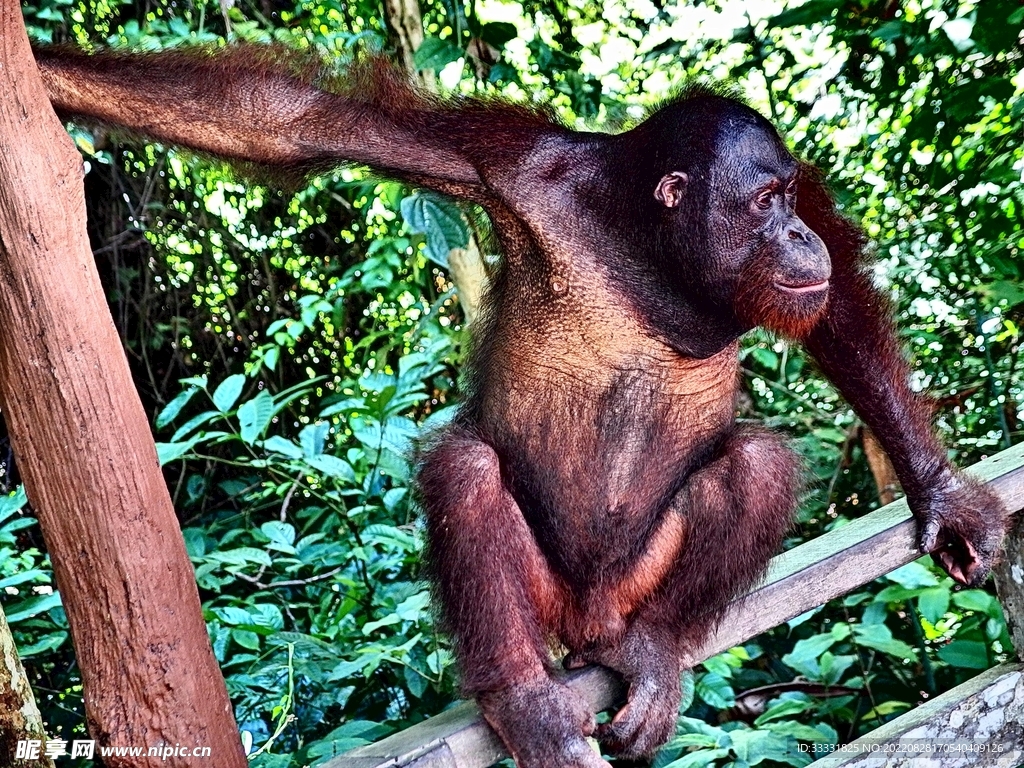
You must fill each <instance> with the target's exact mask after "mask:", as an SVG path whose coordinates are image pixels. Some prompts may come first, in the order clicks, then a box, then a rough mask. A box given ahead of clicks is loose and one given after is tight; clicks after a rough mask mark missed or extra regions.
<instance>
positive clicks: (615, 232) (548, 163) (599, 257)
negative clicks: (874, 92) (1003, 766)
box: [39, 49, 1006, 768]
mask: <svg viewBox="0 0 1024 768" xmlns="http://www.w3.org/2000/svg"><path fill="white" fill-rule="evenodd" d="M39 62H40V66H41V70H42V74H43V77H44V81H45V82H46V84H47V87H48V89H49V93H50V95H51V98H52V100H53V102H54V106H55V107H57V108H58V109H59V110H61V111H62V112H65V113H68V114H75V115H84V116H88V117H91V118H94V119H98V120H102V121H106V122H110V123H114V124H117V125H122V126H126V127H127V128H129V129H132V130H135V131H137V132H139V133H141V134H143V135H146V136H149V137H151V138H155V139H158V140H161V141H167V142H173V143H179V144H183V145H185V146H188V147H191V148H192V149H195V150H197V151H202V152H208V153H211V154H215V155H218V156H222V157H226V158H229V159H232V160H236V161H243V162H246V163H253V164H257V165H261V166H267V167H270V168H272V169H276V170H277V171H285V172H289V171H299V172H307V171H310V170H316V169H320V168H324V167H329V166H332V165H335V164H337V163H340V162H345V161H349V162H352V161H354V162H361V163H366V164H368V165H370V166H372V167H374V168H376V169H378V170H379V171H381V172H383V173H385V174H388V175H391V176H393V177H397V178H399V179H403V180H405V181H408V182H410V183H414V184H420V185H423V186H427V187H430V188H432V189H436V190H438V191H441V192H445V193H448V194H452V195H455V196H458V197H462V198H464V199H467V200H471V201H473V202H475V203H478V204H480V205H482V206H483V207H484V208H485V209H486V210H487V212H488V214H489V215H490V217H491V219H492V221H493V223H494V228H495V231H496V233H497V236H498V239H499V241H500V244H501V246H502V249H503V251H504V255H505V263H504V267H503V268H502V269H501V270H500V272H499V273H498V274H497V275H496V276H495V278H494V280H493V283H492V285H491V286H490V290H489V295H488V297H487V300H486V312H485V313H484V316H483V318H482V319H481V320H479V321H477V323H476V327H475V329H474V332H475V339H476V344H475V348H474V351H473V354H472V358H471V360H470V362H469V373H468V376H467V384H468V386H467V388H466V389H467V391H466V402H465V406H464V408H463V409H462V411H461V413H460V415H459V417H458V418H457V420H456V421H455V423H454V424H453V425H452V426H451V427H449V428H448V429H446V430H445V431H443V432H441V433H440V434H436V435H433V436H432V437H431V438H430V439H429V440H428V441H427V443H426V444H425V445H424V448H423V452H422V456H421V470H420V474H419V488H420V496H421V500H422V503H423V506H424V509H425V513H426V523H427V529H428V533H429V544H430V553H429V554H430V564H431V570H432V578H433V580H434V584H435V593H436V597H437V601H438V606H439V608H440V610H441V614H442V618H443V620H444V621H445V623H446V626H447V627H448V629H449V631H450V632H451V633H452V636H453V637H454V639H455V644H456V650H457V653H458V657H459V662H460V667H461V670H462V684H463V688H464V690H465V691H466V692H467V693H468V694H471V695H475V696H477V698H478V700H479V702H480V704H481V707H482V710H483V713H484V715H485V717H487V719H488V721H489V722H490V723H491V724H492V725H493V726H494V727H495V729H496V730H497V732H498V733H499V735H500V736H501V738H502V739H503V740H504V741H505V743H506V744H507V745H508V747H509V749H510V750H511V751H512V753H513V755H514V756H515V758H516V760H517V762H518V764H519V765H520V766H521V768H606V767H607V763H606V762H605V761H604V760H602V759H601V758H600V757H598V756H597V755H596V754H595V753H594V752H593V751H592V750H591V749H590V747H589V746H588V744H587V742H586V740H585V737H586V736H588V735H590V734H592V733H594V732H595V724H594V716H593V713H592V712H590V711H589V709H588V708H587V706H586V704H585V702H583V701H582V700H581V699H580V698H579V697H578V696H576V694H574V693H573V692H572V691H571V690H570V689H568V688H567V687H565V686H563V685H562V684H561V683H559V682H558V681H557V679H555V678H554V677H552V667H553V664H554V661H553V659H552V657H551V653H550V648H551V647H552V644H553V643H554V642H557V643H561V644H562V645H564V646H565V647H566V648H567V649H568V650H569V654H568V656H567V657H566V659H565V664H566V666H576V665H579V664H582V663H586V662H589V661H596V662H600V663H603V664H606V665H607V666H609V667H611V668H612V669H615V670H618V671H619V672H620V673H621V674H622V675H623V677H624V678H625V679H626V681H627V682H628V683H629V686H630V694H629V701H628V703H627V704H626V706H624V707H623V708H622V709H621V710H620V711H619V713H618V714H617V715H616V717H615V718H614V720H613V721H612V722H611V723H610V724H608V725H606V726H604V727H602V728H601V729H600V730H599V731H598V734H599V736H600V737H601V738H602V739H603V740H604V742H605V744H606V745H607V746H608V748H610V749H612V750H614V751H616V752H618V753H620V754H623V755H626V756H630V757H636V756H640V755H644V754H649V753H650V752H652V751H653V750H654V749H656V748H657V747H658V746H659V745H660V744H661V743H662V742H664V740H665V739H666V738H668V736H669V735H670V734H671V730H672V727H673V723H674V720H675V717H676V707H677V704H678V701H679V696H680V690H679V672H680V669H682V668H683V667H684V666H686V665H688V664H691V663H692V661H693V654H694V653H695V652H696V650H697V649H698V648H699V645H700V643H701V642H702V641H703V640H704V639H705V637H706V636H707V634H708V633H709V632H710V631H711V630H712V629H713V628H714V626H715V624H716V622H717V621H718V620H719V619H720V617H721V615H722V611H723V609H724V607H725V605H726V604H727V603H728V601H729V600H730V599H731V598H732V597H734V596H736V595H737V594H738V593H740V592H742V591H743V590H744V589H746V588H748V587H749V586H750V585H751V583H753V582H754V581H755V580H756V579H757V578H759V576H760V575H761V574H762V573H763V571H764V568H765V566H766V564H767V563H768V560H769V558H770V557H771V555H772V553H773V552H774V551H775V549H776V548H777V547H778V545H779V542H780V541H781V538H782V535H783V532H784V531H785V529H786V527H787V525H788V524H789V521H790V519H791V515H792V512H793V508H794V506H795V499H796V493H797V486H798V477H799V470H798V463H797V461H796V459H795V458H794V456H793V455H792V454H791V453H790V452H789V451H788V450H787V448H786V447H785V445H784V443H783V441H782V440H781V439H780V438H779V437H777V436H775V435H773V434H772V433H770V432H768V431H767V430H762V429H753V428H749V427H742V428H741V427H738V426H737V425H736V424H735V419H734V411H735V402H734V401H735V394H736V388H737V365H738V360H737V342H736V340H737V338H738V337H739V336H740V335H741V334H742V333H743V332H744V331H745V330H747V329H749V328H750V327H752V326H753V325H765V326H767V327H769V328H772V329H773V330H776V331H778V332H780V333H783V334H785V335H787V336H789V337H791V338H794V339H798V340H805V341H806V344H807V347H808V349H809V350H810V352H811V353H812V354H813V355H814V356H815V357H816V359H817V360H818V361H819V363H820V364H821V366H822V369H823V371H824V372H825V373H826V374H827V375H828V376H829V377H830V378H831V379H832V380H833V381H835V382H836V384H837V385H838V386H839V388H840V389H841V390H842V391H843V393H844V394H845V395H846V397H847V398H848V399H849V400H850V402H851V403H852V404H853V406H854V407H855V408H856V410H857V411H858V413H860V414H861V416H862V417H863V418H864V419H865V421H866V422H867V423H868V424H869V425H870V426H871V428H872V430H873V431H874V433H875V434H876V435H877V436H878V438H879V440H880V441H881V442H882V444H883V446H884V447H885V448H886V450H887V451H888V452H889V454H890V456H891V457H892V460H893V464H894V466H895V468H896V470H897V472H898V474H899V476H900V480H901V482H902V483H903V485H904V487H905V488H906V490H907V492H908V495H909V499H910V503H911V507H912V509H913V510H914V512H915V514H916V515H917V516H918V518H919V520H920V522H921V546H922V549H923V550H925V551H933V550H934V551H935V553H936V555H937V557H938V559H939V561H940V562H941V563H942V564H943V566H944V567H946V569H947V570H948V571H949V572H950V573H951V574H952V575H953V576H954V577H955V578H957V579H958V580H960V581H961V582H963V583H977V582H978V581H979V580H980V579H981V578H984V575H985V573H986V572H987V570H988V568H989V566H990V565H991V563H992V560H993V558H994V557H995V555H996V551H997V549H998V545H999V541H1000V538H1001V536H1002V533H1003V531H1004V529H1005V524H1006V514H1005V510H1003V508H1002V507H1001V505H1000V504H999V502H998V500H997V499H996V498H995V497H994V496H992V495H991V494H990V493H988V492H987V491H986V490H985V489H984V488H983V487H982V486H980V485H979V484H977V483H976V482H974V481H972V480H969V479H967V478H965V477H964V476H963V475H962V474H960V473H959V472H958V471H957V470H956V469H955V468H953V467H952V466H951V465H950V464H949V463H948V461H947V460H946V457H945V453H944V450H943V449H942V447H941V445H940V443H939V442H938V440H937V439H936V438H935V437H934V435H933V434H932V432H931V428H930V424H929V414H928V411H927V409H926V408H925V407H924V406H923V404H922V403H921V402H920V401H919V399H918V398H917V397H916V396H915V395H914V394H913V393H912V392H911V390H910V388H909V386H908V383H907V376H908V369H907V366H906V363H905V362H904V361H903V358H902V356H901V354H900V349H899V344H898V341H897V337H896V335H895V332H894V329H893V326H892V321H891V313H890V311H889V308H888V306H887V304H886V302H885V301H884V299H883V297H882V295H881V293H880V292H879V291H878V290H877V289H876V288H875V287H873V286H872V284H871V282H870V280H869V279H868V277H867V274H866V271H865V270H866V267H865V266H864V262H863V260H862V256H861V252H862V250H863V245H864V239H863V236H862V235H861V233H860V231H859V229H858V228H857V227H855V226H854V225H852V224H851V223H850V222H848V221H847V220H845V219H844V218H842V217H841V216H840V215H839V214H838V213H837V212H836V209H835V206H834V204H833V202H832V199H831V197H830V196H829V194H828V192H827V191H826V188H825V185H824V183H823V181H822V179H821V177H820V174H818V173H817V172H816V171H815V170H814V169H813V168H810V167H808V166H798V164H797V163H796V161H795V160H793V158H792V157H791V156H790V155H789V153H788V151H787V150H786V149H785V147H784V145H783V144H782V142H781V140H780V139H779V137H778V136H777V134H776V133H775V131H774V129H773V128H772V127H771V126H770V125H769V124H768V123H767V122H766V121H765V120H764V119H763V118H761V117H760V116H759V115H757V114H756V113H754V112H753V111H752V110H749V109H748V108H746V107H744V106H743V105H742V104H740V103H738V102H736V101H735V100H732V99H729V98H726V97H723V96H721V95H719V94H718V93H716V92H715V91H714V90H713V89H706V88H699V89H694V90H692V91H690V92H688V93H686V94H684V95H683V96H682V97H681V98H679V99H677V100H675V101H673V102H670V103H669V104H667V105H666V106H665V107H663V108H662V109H660V110H659V111H657V112H656V113H655V114H653V115H652V116H651V117H650V118H649V119H648V120H647V121H645V122H644V123H643V124H641V125H639V126H638V127H637V128H635V129H633V130H631V131H628V132H626V133H624V134H621V135H618V136H609V135H605V134H598V133H594V134H583V133H576V132H573V131H570V130H568V129H566V128H564V127H562V126H560V125H558V124H557V123H556V122H555V121H554V120H553V119H552V118H551V117H550V115H548V114H547V113H545V112H544V111H542V110H534V109H530V108H526V107H522V106H517V105H512V104H509V103H506V102H502V101H497V100H480V99H448V100H445V99H438V98H436V97H432V96H427V95H424V94H421V93H419V92H417V91H415V90H414V89H413V88H411V87H410V86H408V85H407V84H406V82H405V81H404V79H403V78H401V76H400V75H398V74H397V73H396V71H395V70H394V69H393V68H392V67H390V66H389V65H387V64H385V63H382V62H380V61H372V60H371V61H369V62H367V63H364V64H361V65H358V66H356V67H355V68H354V69H352V70H351V71H350V72H348V73H347V74H345V75H343V76H341V77H338V76H336V75H333V74H331V75H324V74H322V70H321V69H320V68H319V66H317V65H316V64H312V65H311V64H310V63H309V61H308V60H306V59H302V58H296V57H294V56H293V55H290V54H289V55H286V56H285V55H282V53H281V52H280V51H275V52H274V53H273V54H267V53H261V52H258V51H254V50H253V49H234V50H229V51H219V52H216V53H215V54H214V53H208V52H203V53H198V54H197V53H175V52H170V53H160V54H152V55H144V56H128V55H116V54H109V53H107V54H101V55H96V56H87V55H84V54H79V53H74V52H68V51H53V50H48V51H41V52H40V53H39ZM826 248H827V252H826ZM829 256H831V264H830V263H829Z"/></svg>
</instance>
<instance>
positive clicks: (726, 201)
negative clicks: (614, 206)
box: [654, 108, 832, 335]
mask: <svg viewBox="0 0 1024 768" xmlns="http://www.w3.org/2000/svg"><path fill="white" fill-rule="evenodd" d="M742 109H743V108H738V110H737V111H739V110H742ZM714 145H715V151H714V153H713V154H712V155H711V156H712V157H713V158H714V159H713V161H712V162H710V163H706V164H694V165H693V166H691V167H690V168H688V169H686V170H684V169H681V168H680V169H675V170H672V171H671V172H669V173H667V174H666V175H664V176H663V177H662V178H661V179H660V180H659V181H658V184H657V186H656V187H655V190H654V198H655V200H657V201H658V202H659V203H661V204H662V205H664V206H665V207H666V208H668V209H677V211H678V213H679V214H681V215H678V216H676V217H675V218H674V220H673V219H671V218H670V219H669V220H668V225H669V226H671V227H677V228H678V229H680V230H681V233H682V235H683V236H682V237H680V238H678V240H677V242H678V243H680V245H681V248H680V250H682V251H683V253H682V259H683V260H684V261H685V260H700V261H701V262H702V264H703V266H705V267H707V265H708V264H709V263H710V264H711V265H713V269H714V272H713V273H712V274H713V279H712V280H709V281H705V282H704V284H703V285H702V286H701V293H702V295H703V296H705V297H710V298H711V300H712V301H713V302H714V303H716V304H717V305H718V306H719V307H720V308H725V307H731V308H732V309H733V311H734V313H735V317H736V318H737V319H738V321H739V323H738V324H739V326H740V327H741V328H742V329H743V330H745V329H746V328H749V327H753V326H756V325H761V326H765V327H768V328H772V329H774V330H778V331H780V332H783V333H790V334H792V335H800V331H802V330H803V329H804V328H805V326H808V325H810V324H813V323H814V321H816V320H817V318H818V316H819V315H820V314H821V312H822V311H823V310H824V308H825V304H826V301H827V298H828V288H829V278H830V277H831V274H832V263H831V260H830V259H829V255H828V250H827V249H826V248H825V244H824V243H823V242H822V240H821V238H820V237H818V235H817V234H815V233H814V232H813V231H812V230H811V229H810V228H809V227H808V226H807V225H806V224H805V223H804V222H803V221H802V220H801V219H800V217H799V216H798V215H797V214H796V200H797V193H798V190H799V170H800V166H799V164H798V163H797V161H796V160H795V159H793V157H792V156H791V155H790V154H789V152H788V151H787V150H786V148H785V147H784V146H783V144H782V142H781V140H780V139H779V138H778V135H777V134H776V133H775V131H774V129H773V128H772V127H771V126H770V125H769V124H767V123H766V122H765V121H763V120H762V119H761V118H760V116H757V115H753V114H743V113H742V112H741V113H740V114H739V115H738V116H737V117H736V118H734V119H731V120H729V119H723V120H722V124H721V125H719V127H718V135H717V137H716V138H715V140H714ZM705 179H706V188H705V189H704V190H701V189H696V190H695V189H692V187H694V186H696V185H697V184H698V183H700V182H699V181H698V180H705ZM688 193H689V194H688ZM686 206H692V207H693V208H695V209H696V210H692V211H688V212H686V211H685V207H686ZM694 219H696V220H697V221H698V222H700V224H701V229H703V231H704V232H705V233H706V235H705V237H703V238H700V239H699V242H701V244H702V249H701V250H702V251H703V253H698V254H692V253H689V252H688V250H689V249H688V248H687V247H686V245H685V244H684V243H685V242H686V241H685V240H684V238H685V237H686V236H687V235H688V234H690V233H692V230H693V221H694ZM720 311H723V312H724V310H720Z"/></svg>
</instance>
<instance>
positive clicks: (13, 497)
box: [0, 485, 28, 523]
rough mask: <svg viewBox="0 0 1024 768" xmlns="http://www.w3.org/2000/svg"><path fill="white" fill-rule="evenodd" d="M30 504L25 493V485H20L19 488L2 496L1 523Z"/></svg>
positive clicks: (0, 507)
mask: <svg viewBox="0 0 1024 768" xmlns="http://www.w3.org/2000/svg"><path fill="white" fill-rule="evenodd" d="M26 504H28V496H26V495H25V486H24V485H19V486H18V488H17V490H15V491H12V492H11V493H8V494H7V495H6V496H0V523H2V522H3V521H4V520H6V519H7V518H8V517H10V516H11V515H13V514H14V513H15V512H19V511H21V508H22V507H24V506H25V505H26Z"/></svg>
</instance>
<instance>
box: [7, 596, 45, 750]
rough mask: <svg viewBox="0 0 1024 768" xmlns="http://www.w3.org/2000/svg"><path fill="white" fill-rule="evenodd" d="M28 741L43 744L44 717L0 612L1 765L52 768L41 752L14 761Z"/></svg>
mask: <svg viewBox="0 0 1024 768" xmlns="http://www.w3.org/2000/svg"><path fill="white" fill-rule="evenodd" d="M29 739H32V740H35V741H39V742H43V743H45V740H46V734H45V733H44V731H43V718H42V717H41V716H40V715H39V708H38V707H37V706H36V700H35V698H34V697H33V696H32V687H31V686H30V685H29V684H28V677H27V676H26V675H25V668H24V667H22V666H21V659H19V658H18V649H17V648H15V647H14V638H13V637H11V628H10V627H9V626H7V617H6V616H4V612H3V610H0V764H3V765H10V766H12V767H13V768H53V760H50V759H49V758H47V757H46V756H45V754H44V753H42V752H41V753H40V757H39V759H36V760H26V759H18V758H17V752H18V742H19V741H28V740H29Z"/></svg>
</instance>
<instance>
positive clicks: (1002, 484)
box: [323, 444, 1024, 768]
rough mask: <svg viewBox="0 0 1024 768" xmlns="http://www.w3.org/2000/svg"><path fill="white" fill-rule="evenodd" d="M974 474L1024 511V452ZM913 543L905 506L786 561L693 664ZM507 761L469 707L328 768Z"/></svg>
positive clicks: (864, 577) (590, 680) (893, 560)
mask: <svg viewBox="0 0 1024 768" xmlns="http://www.w3.org/2000/svg"><path fill="white" fill-rule="evenodd" d="M969 471H970V472H971V473H973V474H974V475H976V476H977V477H980V478H981V479H982V480H985V481H987V482H988V483H989V484H990V486H991V487H992V489H993V490H994V491H995V492H996V493H997V494H999V496H1000V497H1001V498H1002V500H1003V502H1004V503H1005V504H1006V506H1007V507H1008V508H1009V509H1010V510H1012V511H1014V512H1017V511H1018V510H1020V509H1021V508H1024V444H1022V445H1018V446H1014V447H1013V448H1010V449H1008V450H1005V451H1003V452H1002V453H999V454H996V455H995V456H991V457H989V458H987V459H985V460H984V461H982V462H980V463H978V464H975V465H974V466H973V467H971V468H970V470H969ZM914 536H915V524H914V520H913V519H912V518H911V515H910V510H909V508H908V507H907V504H906V502H905V501H904V500H902V499H900V500H899V501H896V502H893V503H892V504H888V505H886V506H884V507H882V508H881V509H879V510H876V511H875V512H872V513H870V514H868V515H865V516H864V517H862V518H859V519H857V520H854V521H853V522H852V523H849V524H848V525H845V526H843V527H842V528H837V529H835V530H833V531H830V532H828V533H826V534H824V535H823V536H819V537H818V538H816V539H813V540H812V541H809V542H807V543H806V544H801V545H800V546H799V547H796V548H794V549H791V550H790V551H789V552H785V553H783V554H781V555H779V556H778V557H776V558H775V559H774V560H772V563H771V566H770V567H769V570H768V575H767V577H766V578H765V580H764V582H763V583H762V584H761V586H759V587H756V588H755V589H753V590H752V591H751V592H749V593H748V594H747V595H746V596H745V597H742V598H739V599H737V600H735V601H734V602H733V604H732V606H731V607H730V609H729V611H728V613H727V615H726V618H725V620H724V621H723V622H722V625H721V628H720V629H719V631H718V632H717V633H716V634H715V635H714V636H713V637H712V638H711V639H710V640H709V641H708V642H707V643H705V645H704V647H703V648H702V649H701V650H700V651H699V652H697V653H695V654H694V659H693V661H694V663H697V662H699V661H703V660H704V659H706V658H708V657H709V656H713V655H715V654H716V653H721V652H722V651H725V650H728V649H729V648H732V647H733V646H736V645H739V644H740V643H742V642H743V641H745V640H747V639H749V638H751V637H754V636H755V635H759V634H760V633H762V632H765V631H767V630H769V629H771V628H772V627H775V626H777V625H779V624H781V623H782V622H784V621H788V620H789V619H792V618H793V617H794V616H799V615H800V614H801V613H804V612H805V611H809V610H810V609H812V608H816V607H817V606H819V605H822V604H823V603H826V602H828V601H829V600H832V599H833V598H836V597H840V596H842V595H845V594H847V593H848V592H851V591H852V590H854V589H856V588H857V587H860V586H862V585H864V584H867V583H868V582H870V581H872V580H874V579H876V578H878V577H879V576H883V575H885V574H886V573H889V572H890V571H893V570H895V569H896V568H899V567H900V566H901V565H906V564H907V563H909V562H912V561H914V560H916V559H917V558H919V557H920V556H921V555H920V553H919V552H918V551H917V548H916V547H915V546H914ZM569 684H570V685H572V686H573V687H574V688H576V689H577V690H579V691H580V692H581V693H582V694H583V695H584V696H585V697H586V698H587V700H588V701H590V703H591V704H592V705H593V706H594V708H595V709H596V710H598V711H600V710H603V709H607V708H608V707H609V706H611V705H612V704H613V703H615V701H616V698H617V696H618V695H619V686H618V682H617V680H616V678H615V676H614V675H612V674H611V673H610V672H608V671H607V670H605V669H602V668H600V667H589V668H587V669H583V670H580V671H579V672H576V673H574V674H573V675H572V676H570V677H569ZM505 756H506V755H505V752H504V750H503V749H502V748H501V744H500V742H498V740H497V739H496V737H495V736H494V734H493V733H492V732H491V729H490V728H489V727H488V726H487V724H486V723H484V722H483V720H482V719H481V718H480V715H479V712H478V711H477V709H476V706H475V705H473V704H471V703H463V704H460V705H458V706H456V707H454V708H452V709H450V710H448V711H447V712H445V713H444V714H442V715H439V716H438V717H433V718H430V719H429V720H426V721H424V722H422V723H419V724H417V725H414V726H412V727H411V728H408V729H406V730H404V731H402V732H401V733H397V734H395V735H394V736H389V737H388V738H386V739H383V740H381V741H379V742H377V743H376V744H370V745H368V746H365V747H360V748H359V749H355V750H353V751H351V752H347V753H346V754H344V755H340V756H338V757H336V758H334V759H333V760H330V761H328V762H327V763H325V764H324V767H323V768H397V767H398V766H403V767H406V768H412V767H413V766H415V768H486V767H487V766H489V765H492V764H494V763H495V762H496V761H497V760H499V759H500V758H502V757H505Z"/></svg>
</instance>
